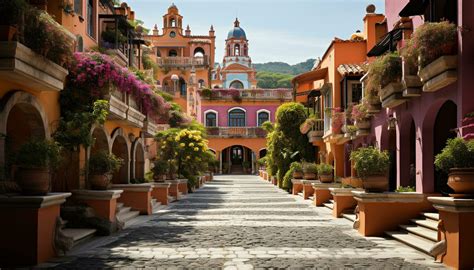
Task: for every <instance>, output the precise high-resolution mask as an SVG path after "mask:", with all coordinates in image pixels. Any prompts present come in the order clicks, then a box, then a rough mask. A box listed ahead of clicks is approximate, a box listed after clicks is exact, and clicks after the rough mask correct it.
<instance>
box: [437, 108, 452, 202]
mask: <svg viewBox="0 0 474 270" xmlns="http://www.w3.org/2000/svg"><path fill="white" fill-rule="evenodd" d="M456 127H457V106H456V104H455V103H454V102H452V101H446V102H445V103H444V104H443V106H441V108H440V109H439V111H438V113H437V115H436V120H435V123H434V126H433V133H432V134H433V156H436V155H437V154H439V153H441V151H442V150H443V148H444V147H445V146H446V141H447V140H448V139H451V138H455V137H456V132H455V131H454V130H455V129H456ZM433 169H434V165H433ZM434 170H435V171H434V191H435V192H440V193H442V194H449V193H452V190H451V189H450V188H449V187H448V185H447V183H448V176H447V175H446V173H443V172H440V171H438V170H436V169H434Z"/></svg>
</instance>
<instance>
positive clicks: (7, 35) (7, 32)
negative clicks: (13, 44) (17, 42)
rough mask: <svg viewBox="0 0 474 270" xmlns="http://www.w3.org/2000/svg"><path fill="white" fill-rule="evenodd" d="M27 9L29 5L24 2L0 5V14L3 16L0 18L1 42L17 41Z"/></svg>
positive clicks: (21, 0)
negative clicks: (20, 25) (16, 36)
mask: <svg viewBox="0 0 474 270" xmlns="http://www.w3.org/2000/svg"><path fill="white" fill-rule="evenodd" d="M26 8H27V3H26V2H25V1H24V0H9V1H2V3H1V4H0V14H2V16H0V40H2V41H11V40H14V39H15V35H16V34H17V32H18V26H19V24H20V23H21V20H22V17H23V13H24V11H25V9H26Z"/></svg>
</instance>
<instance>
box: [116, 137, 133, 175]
mask: <svg viewBox="0 0 474 270" xmlns="http://www.w3.org/2000/svg"><path fill="white" fill-rule="evenodd" d="M112 153H113V154H114V155H116V156H117V157H119V158H121V159H123V165H122V167H120V170H118V171H117V172H115V173H114V174H113V177H112V182H113V183H114V184H128V183H129V173H128V172H129V164H130V161H129V157H128V146H127V141H126V139H125V137H123V136H122V135H116V136H115V139H114V140H113V144H112Z"/></svg>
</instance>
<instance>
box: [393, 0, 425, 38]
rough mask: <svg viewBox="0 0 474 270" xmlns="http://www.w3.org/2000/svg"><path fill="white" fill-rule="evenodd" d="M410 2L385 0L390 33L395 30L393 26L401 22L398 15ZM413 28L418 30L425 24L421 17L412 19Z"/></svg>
mask: <svg viewBox="0 0 474 270" xmlns="http://www.w3.org/2000/svg"><path fill="white" fill-rule="evenodd" d="M408 2H410V0H385V17H386V18H387V26H388V31H391V30H392V29H393V25H394V24H395V23H396V22H397V21H398V20H400V16H398V13H400V11H401V10H402V9H403V8H404V7H405V6H406V4H407V3H408ZM412 20H413V26H414V27H415V28H416V27H418V26H419V25H420V24H422V23H423V20H422V19H421V17H420V16H416V17H412Z"/></svg>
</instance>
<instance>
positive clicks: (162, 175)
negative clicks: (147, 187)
mask: <svg viewBox="0 0 474 270" xmlns="http://www.w3.org/2000/svg"><path fill="white" fill-rule="evenodd" d="M153 165H154V166H153V168H152V169H151V171H152V172H153V180H155V182H163V181H165V180H166V174H167V173H168V170H169V167H170V166H169V164H168V161H166V160H161V159H157V160H155V161H154V162H153Z"/></svg>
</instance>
